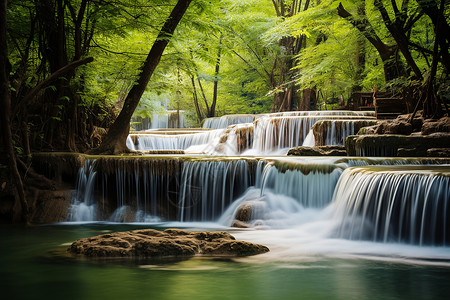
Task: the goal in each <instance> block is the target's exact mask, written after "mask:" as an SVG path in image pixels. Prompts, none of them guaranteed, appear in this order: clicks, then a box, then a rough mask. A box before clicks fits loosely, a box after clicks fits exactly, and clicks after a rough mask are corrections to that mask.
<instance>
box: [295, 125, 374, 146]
mask: <svg viewBox="0 0 450 300" xmlns="http://www.w3.org/2000/svg"><path fill="white" fill-rule="evenodd" d="M376 123H377V121H376V120H320V121H318V122H316V123H315V124H314V125H313V127H312V132H313V134H314V145H316V146H326V145H345V138H346V137H347V136H349V135H355V134H357V133H358V131H359V129H361V128H362V127H366V126H371V125H375V124H376ZM303 145H305V143H303Z"/></svg>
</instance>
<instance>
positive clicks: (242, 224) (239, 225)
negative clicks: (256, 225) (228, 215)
mask: <svg viewBox="0 0 450 300" xmlns="http://www.w3.org/2000/svg"><path fill="white" fill-rule="evenodd" d="M231 227H235V228H250V227H251V225H250V224H248V223H245V222H242V221H239V220H234V221H233V223H231Z"/></svg>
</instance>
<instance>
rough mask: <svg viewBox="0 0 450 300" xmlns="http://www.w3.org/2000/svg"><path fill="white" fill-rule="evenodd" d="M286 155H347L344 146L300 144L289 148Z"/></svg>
mask: <svg viewBox="0 0 450 300" xmlns="http://www.w3.org/2000/svg"><path fill="white" fill-rule="evenodd" d="M288 155H294V156H347V152H346V151H345V147H344V146H314V147H308V146H300V147H295V148H292V149H289V152H288Z"/></svg>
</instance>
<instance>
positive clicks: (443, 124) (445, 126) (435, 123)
mask: <svg viewBox="0 0 450 300" xmlns="http://www.w3.org/2000/svg"><path fill="white" fill-rule="evenodd" d="M435 132H447V133H449V132H450V117H443V118H440V119H439V120H432V119H429V120H425V122H424V123H423V125H422V134H424V135H428V134H432V133H435Z"/></svg>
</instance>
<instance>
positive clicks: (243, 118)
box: [203, 115, 257, 129]
mask: <svg viewBox="0 0 450 300" xmlns="http://www.w3.org/2000/svg"><path fill="white" fill-rule="evenodd" d="M256 117H257V116H256V115H225V116H222V117H219V118H208V119H206V120H205V122H204V123H203V128H209V129H223V128H227V127H228V126H230V125H235V124H243V123H251V122H253V121H254V120H255V118H256Z"/></svg>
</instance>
